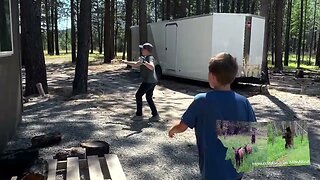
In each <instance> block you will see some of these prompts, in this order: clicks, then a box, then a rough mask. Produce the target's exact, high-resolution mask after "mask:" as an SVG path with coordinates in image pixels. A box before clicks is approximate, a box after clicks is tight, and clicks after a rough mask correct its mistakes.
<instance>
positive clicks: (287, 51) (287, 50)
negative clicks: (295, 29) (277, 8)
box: [284, 0, 292, 66]
mask: <svg viewBox="0 0 320 180" xmlns="http://www.w3.org/2000/svg"><path fill="white" fill-rule="evenodd" d="M291 12H292V0H289V1H288V9H287V27H286V37H285V52H284V65H285V66H288V65H289V54H290V43H289V39H290V29H291Z"/></svg>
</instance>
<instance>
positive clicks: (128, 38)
mask: <svg viewBox="0 0 320 180" xmlns="http://www.w3.org/2000/svg"><path fill="white" fill-rule="evenodd" d="M125 4H126V25H125V40H124V42H125V43H124V50H125V48H126V47H127V60H131V59H132V55H131V30H130V26H131V25H132V5H133V0H127V1H126V2H125ZM124 52H125V51H124ZM123 54H125V53H123ZM122 59H125V55H123V56H122Z"/></svg>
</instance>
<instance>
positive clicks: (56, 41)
mask: <svg viewBox="0 0 320 180" xmlns="http://www.w3.org/2000/svg"><path fill="white" fill-rule="evenodd" d="M53 1H54V27H55V29H54V30H55V34H54V38H55V43H54V44H55V46H56V55H60V52H59V29H58V2H57V0H53Z"/></svg>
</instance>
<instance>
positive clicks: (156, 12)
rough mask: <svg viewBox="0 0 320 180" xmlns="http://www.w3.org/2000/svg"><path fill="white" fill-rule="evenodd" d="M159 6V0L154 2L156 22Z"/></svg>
mask: <svg viewBox="0 0 320 180" xmlns="http://www.w3.org/2000/svg"><path fill="white" fill-rule="evenodd" d="M158 4H159V0H154V22H157V21H158Z"/></svg>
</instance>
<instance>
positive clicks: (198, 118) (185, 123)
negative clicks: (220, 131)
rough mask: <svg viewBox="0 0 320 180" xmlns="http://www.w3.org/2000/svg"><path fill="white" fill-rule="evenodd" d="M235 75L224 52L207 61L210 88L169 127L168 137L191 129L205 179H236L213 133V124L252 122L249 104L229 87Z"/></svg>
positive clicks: (234, 65) (233, 62) (231, 60)
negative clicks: (220, 121)
mask: <svg viewBox="0 0 320 180" xmlns="http://www.w3.org/2000/svg"><path fill="white" fill-rule="evenodd" d="M237 72H238V65H237V62H236V59H235V58H233V57H232V56H231V55H230V54H228V53H219V54H218V55H216V56H215V57H213V58H212V59H211V60H210V63H209V73H208V81H209V84H210V87H211V88H212V89H213V90H212V91H210V92H208V93H200V94H198V95H196V96H195V98H194V101H193V102H192V103H191V105H190V106H189V107H188V109H187V111H186V112H185V113H184V114H183V116H182V118H181V121H180V123H179V124H177V125H175V126H173V127H172V128H171V129H170V131H169V136H170V137H174V136H175V134H176V133H181V132H184V131H185V130H186V129H187V128H188V127H189V128H191V129H193V128H194V129H195V135H196V140H197V147H198V153H199V167H200V173H201V175H202V179H205V180H216V179H217V180H238V179H241V178H242V174H238V173H237V171H236V169H235V168H234V167H233V165H232V163H231V160H228V161H227V160H225V156H226V151H227V148H225V147H224V146H223V144H222V143H221V141H220V140H219V139H218V138H217V134H216V121H217V120H225V121H247V122H255V121H256V117H255V114H254V112H253V109H252V107H251V105H250V103H249V101H248V100H247V99H246V98H245V97H243V96H241V95H239V94H237V93H235V92H233V91H232V90H231V88H230V85H231V83H232V82H233V80H234V79H235V77H236V75H237Z"/></svg>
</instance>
